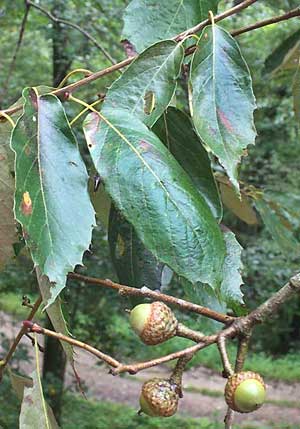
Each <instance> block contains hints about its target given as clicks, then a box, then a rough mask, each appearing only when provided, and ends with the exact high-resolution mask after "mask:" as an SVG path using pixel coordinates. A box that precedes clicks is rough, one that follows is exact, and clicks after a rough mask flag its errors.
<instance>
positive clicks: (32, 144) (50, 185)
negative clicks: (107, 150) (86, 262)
mask: <svg viewBox="0 0 300 429" xmlns="http://www.w3.org/2000/svg"><path fill="white" fill-rule="evenodd" d="M23 96H24V100H25V106H24V114H23V115H22V116H21V118H20V119H19V120H18V122H17V125H16V128H15V129H14V132H13V135H12V143H11V144H12V148H13V149H14V151H15V153H16V193H15V217H16V219H17V220H18V221H19V222H20V223H21V225H22V228H23V234H24V238H25V240H26V243H27V245H28V247H29V249H30V251H31V255H32V258H33V261H34V264H35V265H36V266H38V267H39V268H40V270H41V272H42V274H44V275H46V276H48V278H49V280H50V282H51V283H52V287H51V290H50V293H51V298H50V299H49V302H48V305H49V304H51V303H53V302H54V300H55V298H56V297H57V296H58V294H59V293H60V291H61V290H62V289H63V288H64V287H65V283H66V275H67V273H68V272H69V271H73V270H74V267H75V265H77V264H80V263H81V261H82V255H83V253H84V251H85V250H86V249H87V248H88V247H89V244H90V241H91V234H92V228H93V225H94V224H95V217H94V210H93V207H92V205H91V202H90V198H89V195H88V189H87V182H88V175H87V172H86V168H85V165H84V163H83V161H82V159H81V156H80V153H79V150H78V145H77V142H76V139H75V136H74V135H73V133H72V131H71V128H70V126H69V123H68V120H67V117H66V114H65V111H64V109H63V107H62V105H61V102H60V101H59V100H58V98H57V97H55V96H53V95H50V94H49V95H44V96H40V97H37V94H36V92H35V91H34V90H32V89H26V90H24V94H23Z"/></svg>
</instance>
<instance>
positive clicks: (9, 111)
mask: <svg viewBox="0 0 300 429" xmlns="http://www.w3.org/2000/svg"><path fill="white" fill-rule="evenodd" d="M28 1H29V0H28ZM255 1H257V0H246V1H244V2H243V3H240V4H239V5H238V6H235V7H233V8H231V9H228V10H227V11H225V12H223V13H221V14H219V15H216V16H215V17H214V19H215V22H218V21H221V20H222V19H225V18H227V17H228V16H230V15H233V14H235V13H237V12H240V10H242V9H245V8H246V7H248V6H250V5H251V4H252V3H254V2H255ZM30 3H31V4H32V6H34V7H36V8H39V9H40V6H37V5H36V4H34V3H32V2H30ZM56 19H58V18H56ZM209 23H210V21H209V20H208V19H205V20H204V21H202V22H200V23H199V24H198V25H197V26H195V27H192V28H190V29H188V30H186V31H185V32H184V33H180V34H178V35H177V36H175V37H174V40H176V41H177V40H178V41H179V40H181V39H182V38H183V37H185V36H183V34H185V35H189V34H193V32H195V31H196V32H197V31H199V28H200V29H201V28H204V27H205V26H206V25H208V24H209ZM195 29H196V30H195ZM193 49H195V48H193ZM190 53H191V50H190V49H188V50H187V55H190ZM137 57H138V56H137V55H136V56H133V57H130V58H126V59H125V60H123V61H121V62H119V63H117V64H114V65H112V66H110V67H107V68H105V69H102V70H99V71H98V72H95V73H93V74H92V75H91V76H88V77H86V78H83V79H81V80H78V81H77V82H74V83H72V84H70V85H67V86H65V87H63V88H59V89H56V90H54V91H52V92H51V93H52V94H54V95H57V96H58V97H59V96H63V95H64V94H65V93H70V94H71V93H72V92H74V91H76V90H77V89H78V88H81V87H82V86H84V85H87V84H89V83H90V82H93V81H95V80H97V79H99V78H101V77H103V76H106V75H108V74H110V73H113V72H115V71H117V70H120V69H122V68H123V67H126V66H128V65H129V64H131V63H132V62H133V61H134V60H135V59H136V58H137ZM21 109H22V106H21V105H18V106H15V107H12V108H10V109H6V110H3V112H4V113H6V114H8V115H10V114H12V113H15V112H17V111H18V110H21ZM0 116H1V111H0Z"/></svg>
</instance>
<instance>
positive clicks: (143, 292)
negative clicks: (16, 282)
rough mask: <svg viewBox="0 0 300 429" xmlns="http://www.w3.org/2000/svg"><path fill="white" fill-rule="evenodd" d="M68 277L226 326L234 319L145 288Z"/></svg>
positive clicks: (101, 280)
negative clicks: (160, 302)
mask: <svg viewBox="0 0 300 429" xmlns="http://www.w3.org/2000/svg"><path fill="white" fill-rule="evenodd" d="M68 277H69V278H70V279H74V280H80V281H82V282H84V283H89V284H97V285H100V286H104V287H108V288H111V289H114V290H116V291H118V292H119V294H120V295H122V296H126V295H130V296H139V297H144V298H151V299H155V300H158V301H162V302H165V303H167V304H171V305H176V306H177V307H180V309H181V310H187V311H191V312H193V313H197V314H201V315H202V316H205V317H209V318H210V319H213V320H217V321H218V322H221V323H225V324H228V323H231V322H232V321H234V320H235V318H234V317H232V316H228V315H226V314H222V313H218V312H217V311H214V310H210V309H209V308H206V307H202V306H201V305H197V304H194V303H192V302H189V301H185V300H183V299H179V298H176V297H174V296H171V295H166V294H164V293H161V292H155V291H153V290H151V289H149V288H147V287H145V286H144V287H142V288H141V289H138V288H134V287H130V286H125V285H121V284H119V283H114V282H112V281H111V280H108V279H105V280H103V279H97V278H94V277H87V276H84V275H82V274H77V273H69V275H68Z"/></svg>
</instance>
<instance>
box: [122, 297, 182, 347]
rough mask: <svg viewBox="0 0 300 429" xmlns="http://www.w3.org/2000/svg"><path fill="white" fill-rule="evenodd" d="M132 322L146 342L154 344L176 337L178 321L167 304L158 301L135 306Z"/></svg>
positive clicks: (132, 312) (132, 311)
mask: <svg viewBox="0 0 300 429" xmlns="http://www.w3.org/2000/svg"><path fill="white" fill-rule="evenodd" d="M130 324H131V326H132V328H133V330H134V331H135V332H136V334H137V335H138V336H139V337H140V338H141V340H142V341H143V342H144V343H145V344H148V345H152V346H153V345H156V344H160V343H163V342H164V341H166V340H168V339H169V338H172V337H174V335H176V331H177V326H178V321H177V319H176V317H175V315H174V313H173V312H172V310H171V309H170V308H169V307H168V306H167V305H165V304H163V303H162V302H159V301H156V302H152V304H139V305H137V306H136V307H134V309H133V310H131V312H130Z"/></svg>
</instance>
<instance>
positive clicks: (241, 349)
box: [234, 334, 251, 372]
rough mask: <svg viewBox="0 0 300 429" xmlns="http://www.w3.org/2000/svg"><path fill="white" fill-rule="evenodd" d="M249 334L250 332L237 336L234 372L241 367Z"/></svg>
mask: <svg viewBox="0 0 300 429" xmlns="http://www.w3.org/2000/svg"><path fill="white" fill-rule="evenodd" d="M250 336H251V334H249V335H243V336H240V337H239V340H238V349H237V354H236V360H235V368H234V372H240V371H242V369H243V366H244V362H245V360H246V357H247V353H248V345H249V341H250Z"/></svg>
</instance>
